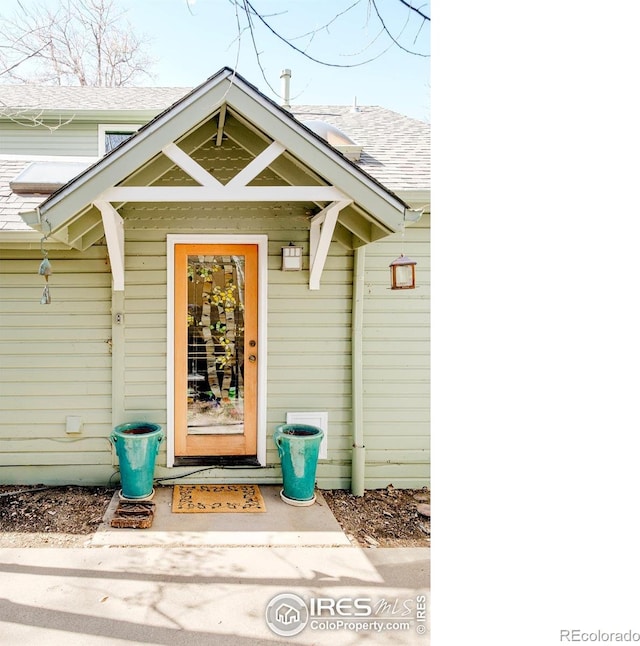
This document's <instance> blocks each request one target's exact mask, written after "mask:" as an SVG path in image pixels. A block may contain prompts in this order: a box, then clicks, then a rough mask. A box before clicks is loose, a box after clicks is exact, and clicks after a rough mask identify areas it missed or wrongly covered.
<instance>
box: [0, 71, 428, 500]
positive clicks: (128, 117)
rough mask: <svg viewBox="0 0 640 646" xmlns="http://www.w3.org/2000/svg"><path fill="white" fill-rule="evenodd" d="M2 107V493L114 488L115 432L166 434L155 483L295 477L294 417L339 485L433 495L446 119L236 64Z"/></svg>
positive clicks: (36, 94)
mask: <svg viewBox="0 0 640 646" xmlns="http://www.w3.org/2000/svg"><path fill="white" fill-rule="evenodd" d="M2 102H3V104H4V106H5V108H3V109H2V110H0V465H1V466H0V482H2V483H22V484H35V483H47V484H63V483H64V484H105V483H111V484H113V483H115V482H117V480H118V460H117V456H116V455H115V452H114V450H113V447H112V446H111V444H110V441H109V435H110V433H111V430H112V429H113V428H114V426H116V425H119V424H123V423H128V422H133V421H147V422H152V423H156V424H160V425H161V426H162V427H163V429H164V431H165V435H166V441H165V442H163V444H162V445H161V448H160V452H159V455H158V458H157V462H156V477H158V478H165V479H167V480H166V481H167V482H170V481H171V479H173V478H181V480H180V481H181V482H199V483H243V482H251V483H262V484H275V483H279V482H281V479H282V474H281V470H280V464H279V458H278V454H277V451H276V447H275V445H274V444H273V441H272V434H273V431H274V430H275V428H276V427H277V426H278V425H280V424H283V423H285V422H286V421H296V420H297V421H302V422H308V423H313V424H317V425H321V426H323V427H324V429H325V432H326V436H325V441H324V444H323V447H322V450H321V459H320V461H319V464H318V472H317V482H318V486H319V487H320V488H349V487H351V488H352V490H353V491H354V492H356V493H361V492H362V490H363V489H364V488H376V487H383V486H386V485H388V484H389V483H392V484H393V485H394V486H396V487H417V486H424V485H427V484H428V483H429V464H430V460H429V419H428V414H429V403H428V401H429V377H428V365H429V341H428V330H429V325H428V321H429V291H428V290H429V233H430V224H429V210H430V209H429V202H430V197H429V196H430V189H429V177H428V171H429V168H428V167H429V157H428V155H429V153H428V136H429V129H428V126H427V125H426V124H424V123H422V122H419V121H416V120H412V119H409V118H407V117H403V116H402V115H398V114H396V113H393V112H391V111H388V110H385V109H383V108H377V107H361V108H353V107H349V106H338V107H336V106H299V107H297V106H294V107H292V108H290V109H288V110H285V109H284V108H282V107H281V106H278V105H276V104H275V103H274V102H272V101H271V100H270V99H268V98H267V97H266V96H264V95H263V94H262V93H261V92H260V91H259V90H258V89H257V88H256V87H254V86H253V85H251V84H250V83H249V82H248V81H246V80H245V79H243V78H242V77H241V76H239V75H238V74H236V73H235V72H234V71H233V70H230V69H228V68H224V69H222V70H220V71H219V72H218V73H217V74H215V75H214V76H212V77H211V78H209V79H208V80H207V81H205V82H204V83H203V84H202V85H200V86H198V87H197V88H195V89H193V90H189V89H186V88H153V89H152V88H60V87H58V88H30V87H28V86H22V87H12V88H10V87H6V88H2ZM132 133H133V134H132ZM283 248H284V250H283ZM296 248H298V249H301V254H302V270H301V271H289V270H288V269H289V267H288V263H289V262H290V260H284V259H283V256H286V257H287V258H289V255H290V250H291V255H293V254H294V253H295V251H293V250H294V249H296ZM401 253H404V254H405V255H406V256H409V257H410V258H411V259H413V260H415V261H416V263H417V266H416V277H417V287H416V288H415V289H406V290H391V289H390V283H389V264H390V262H391V261H392V260H394V259H395V258H397V257H398V256H400V254H401ZM45 256H46V257H47V260H48V261H49V263H50V267H51V275H48V276H45V275H42V274H43V273H46V272H42V266H41V264H40V263H41V261H42V260H43V258H44V257H45ZM39 272H41V273H39ZM45 284H46V285H47V288H48V290H49V297H48V298H50V303H48V304H47V300H48V299H47V297H45V296H44V294H43V288H44V286H45ZM296 416H297V417H296Z"/></svg>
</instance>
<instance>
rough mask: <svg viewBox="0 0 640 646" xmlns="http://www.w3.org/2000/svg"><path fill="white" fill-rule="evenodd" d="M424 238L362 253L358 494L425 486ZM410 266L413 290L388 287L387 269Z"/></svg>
mask: <svg viewBox="0 0 640 646" xmlns="http://www.w3.org/2000/svg"><path fill="white" fill-rule="evenodd" d="M429 233H430V230H429V228H428V227H427V226H426V225H423V224H419V225H418V226H413V227H407V229H406V232H405V237H404V241H403V240H402V238H401V236H400V235H394V236H390V237H389V238H386V239H385V240H382V241H379V242H376V243H374V244H371V245H369V246H368V247H367V248H366V252H365V253H366V267H365V292H366V296H365V301H364V330H363V355H364V356H363V372H364V375H363V380H364V384H363V387H364V429H365V446H366V469H365V487H366V488H368V489H375V488H380V487H386V486H387V485H388V484H393V485H394V486H395V487H421V486H425V485H428V484H429V476H430V464H431V460H430V451H429V447H430V431H429V387H430V379H429V356H430V353H429V311H430V309H429ZM401 252H404V254H405V255H406V256H409V257H410V258H412V259H413V260H415V261H417V263H418V264H417V266H416V284H417V288H416V289H415V290H396V291H393V290H391V289H390V288H389V284H390V279H389V273H390V272H389V263H390V262H391V261H393V260H394V259H395V258H397V257H398V256H399V255H400V253H401Z"/></svg>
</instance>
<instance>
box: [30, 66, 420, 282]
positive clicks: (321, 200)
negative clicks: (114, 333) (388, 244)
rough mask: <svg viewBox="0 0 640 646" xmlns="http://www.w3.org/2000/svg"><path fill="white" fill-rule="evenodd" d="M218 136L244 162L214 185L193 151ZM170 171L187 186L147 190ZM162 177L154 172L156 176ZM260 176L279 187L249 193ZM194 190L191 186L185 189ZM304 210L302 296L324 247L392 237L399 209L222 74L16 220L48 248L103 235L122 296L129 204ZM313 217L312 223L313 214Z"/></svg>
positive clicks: (83, 244)
mask: <svg viewBox="0 0 640 646" xmlns="http://www.w3.org/2000/svg"><path fill="white" fill-rule="evenodd" d="M223 137H228V138H229V139H231V140H233V141H234V142H235V143H236V144H237V145H239V146H241V147H242V148H243V149H244V150H245V151H247V152H248V153H249V154H250V156H251V157H252V159H251V161H250V162H249V163H248V164H247V165H246V166H245V167H244V168H242V169H241V170H240V171H239V172H238V173H237V174H236V175H235V176H234V177H232V178H231V179H230V180H229V181H227V182H226V183H225V184H223V183H222V182H221V181H219V180H218V179H217V178H216V177H215V176H214V175H213V174H212V173H211V172H209V170H207V169H205V168H204V167H203V166H202V165H200V164H199V163H198V162H197V161H196V160H195V159H194V158H193V156H192V155H193V153H194V152H195V151H196V150H198V148H200V147H201V146H203V145H204V144H205V143H208V142H211V141H214V142H215V144H216V145H217V146H220V145H221V143H222V140H223ZM176 166H177V167H179V168H180V169H181V170H182V171H184V173H186V175H187V176H188V178H189V182H188V184H189V185H176V186H173V185H172V186H166V185H163V186H157V185H153V184H154V182H155V181H157V180H158V178H159V177H160V176H161V175H162V173H163V172H167V171H168V170H169V169H170V168H175V167H176ZM163 169H164V170H163ZM265 169H269V170H270V171H272V172H273V173H274V174H275V175H277V177H279V178H280V180H281V182H282V185H278V186H271V185H269V186H263V185H251V182H253V181H255V180H256V178H257V177H258V176H259V174H260V173H261V172H262V171H264V170H265ZM194 184H195V185H194ZM247 202H269V203H274V204H277V203H288V202H299V203H312V204H314V205H315V207H314V209H313V211H312V215H311V219H310V247H311V266H310V279H309V287H310V289H318V288H319V285H320V276H321V274H322V269H323V267H324V261H325V259H326V255H327V251H328V248H329V244H330V242H331V239H332V238H334V239H335V240H336V241H337V242H338V243H340V244H341V245H343V246H345V247H347V248H352V249H353V248H357V247H359V246H362V245H364V244H368V243H369V242H372V241H374V240H377V239H379V238H381V237H385V236H387V235H390V234H392V233H394V232H396V231H399V230H400V229H401V227H402V225H403V223H404V221H405V214H406V211H407V209H408V206H407V204H406V203H405V202H403V201H402V200H401V199H400V198H399V197H397V196H396V195H394V194H393V193H391V192H390V191H388V190H387V189H386V188H384V187H383V186H382V185H381V184H379V183H378V182H377V181H376V180H374V179H373V178H371V177H370V176H368V175H367V174H366V173H364V172H363V171H362V170H360V169H359V168H358V167H357V166H355V165H354V164H353V163H352V162H350V161H349V160H348V159H346V158H345V157H343V156H342V155H341V154H340V153H339V152H338V151H337V150H335V149H334V148H332V147H331V146H330V145H329V144H327V143H326V142H324V141H323V140H321V139H319V138H318V137H317V136H316V135H315V134H314V133H312V132H311V131H309V130H308V129H307V128H306V127H305V126H304V125H302V124H301V123H299V122H298V121H296V120H295V119H294V118H293V117H291V115H289V113H287V112H286V111H284V110H283V109H282V108H280V106H278V105H276V104H275V103H273V102H272V101H271V100H269V99H268V98H267V97H265V96H264V95H263V94H261V93H260V92H259V91H258V90H257V89H256V88H254V87H253V86H252V85H250V84H249V83H247V82H246V81H245V80H244V79H242V78H241V77H239V76H237V75H236V74H234V73H233V71H232V70H229V69H227V68H225V69H223V70H221V71H220V72H218V73H217V74H216V75H214V76H213V77H211V78H210V79H208V80H207V81H206V82H205V83H203V84H202V85H201V86H199V87H198V88H196V89H195V90H193V91H192V92H190V93H189V94H188V95H187V96H185V97H184V99H182V100H181V101H180V102H178V103H177V104H175V105H173V106H172V107H171V108H170V109H168V110H166V111H165V112H164V113H162V114H160V115H158V116H157V117H156V118H155V119H154V120H153V121H151V122H149V123H148V124H147V125H145V126H143V127H142V128H141V129H140V130H139V131H138V132H137V133H136V134H135V135H133V136H132V137H131V138H130V139H129V140H128V141H126V142H125V143H124V144H122V145H121V146H119V147H118V148H116V149H115V150H113V151H111V152H110V153H109V154H108V155H106V156H105V157H104V158H102V159H101V160H100V161H98V162H96V163H95V164H94V165H92V166H91V167H89V168H88V169H86V170H85V171H84V172H83V173H81V174H80V175H78V176H77V177H76V178H75V179H73V180H72V181H70V182H69V183H68V184H66V185H65V186H63V187H62V188H61V189H59V190H58V191H56V192H55V193H54V194H53V195H51V196H49V197H48V198H47V199H45V200H44V201H43V203H42V204H41V205H40V206H39V207H38V208H37V209H36V212H31V213H29V214H24V215H23V219H24V221H25V222H26V223H27V224H29V226H31V227H32V228H34V229H36V230H40V231H44V232H46V233H47V234H48V236H49V237H50V238H51V239H52V240H56V241H58V242H61V243H63V244H65V245H68V246H69V247H72V248H75V249H80V250H84V249H87V248H88V247H90V246H91V245H93V244H95V243H96V242H97V241H98V240H100V239H101V238H102V237H103V236H105V237H106V240H107V246H108V250H109V256H110V261H111V265H112V271H113V277H114V289H115V290H118V291H119V290H122V289H124V226H123V221H122V216H121V215H120V213H119V212H118V211H119V209H121V208H122V207H123V206H124V205H126V204H131V203H216V204H235V203H247ZM314 212H315V213H317V215H315V216H314V215H313V213H314Z"/></svg>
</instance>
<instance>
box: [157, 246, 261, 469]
mask: <svg viewBox="0 0 640 646" xmlns="http://www.w3.org/2000/svg"><path fill="white" fill-rule="evenodd" d="M177 244H257V245H258V401H257V409H258V410H257V415H258V419H257V429H256V434H257V438H256V439H257V456H256V457H257V459H258V463H259V464H260V466H262V467H264V466H266V465H267V274H268V267H267V259H268V244H269V239H268V236H266V235H224V234H219V235H218V234H204V235H191V234H168V235H167V467H173V466H174V463H175V427H174V419H175V409H174V396H175V390H174V383H175V381H174V377H175V361H174V351H175V348H174V332H175V328H174V312H173V310H174V307H175V294H174V284H175V246H176V245H177Z"/></svg>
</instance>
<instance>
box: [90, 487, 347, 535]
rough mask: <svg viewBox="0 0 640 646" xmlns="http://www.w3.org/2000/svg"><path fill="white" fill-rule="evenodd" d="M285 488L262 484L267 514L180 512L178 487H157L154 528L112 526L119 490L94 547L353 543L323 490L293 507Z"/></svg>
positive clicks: (99, 530) (107, 512) (108, 510)
mask: <svg viewBox="0 0 640 646" xmlns="http://www.w3.org/2000/svg"><path fill="white" fill-rule="evenodd" d="M280 489H281V487H280V486H276V485H260V492H261V493H262V497H263V498H264V502H265V506H266V508H267V511H266V512H264V513H211V514H208V513H204V514H174V513H173V512H172V511H171V498H172V493H173V486H170V487H157V488H156V493H155V496H154V498H153V502H155V504H156V509H155V516H154V519H153V524H152V526H151V527H150V528H148V529H121V528H114V527H111V524H110V523H111V519H112V518H113V515H114V513H115V510H116V507H117V506H118V501H119V499H118V493H117V492H116V493H115V495H114V497H113V499H112V501H111V503H110V505H109V507H108V508H107V511H106V513H105V516H104V518H103V521H102V523H101V525H100V526H99V527H98V530H97V531H96V533H95V534H94V535H93V537H92V539H91V541H90V542H89V547H126V546H139V547H160V546H162V547H182V546H193V547H197V546H226V547H232V546H242V545H249V546H270V547H284V546H293V545H295V546H298V547H300V546H309V547H318V546H324V547H342V546H345V547H349V546H351V543H350V542H349V539H348V538H347V537H346V536H345V534H344V532H343V531H342V529H341V528H340V525H339V524H338V521H337V520H336V519H335V516H334V515H333V514H332V513H331V510H330V509H329V507H328V506H327V503H326V502H325V500H324V498H323V497H322V493H321V492H320V491H316V502H315V503H314V504H313V505H311V506H309V507H293V506H291V505H287V504H286V503H285V502H283V501H282V500H281V499H280Z"/></svg>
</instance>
